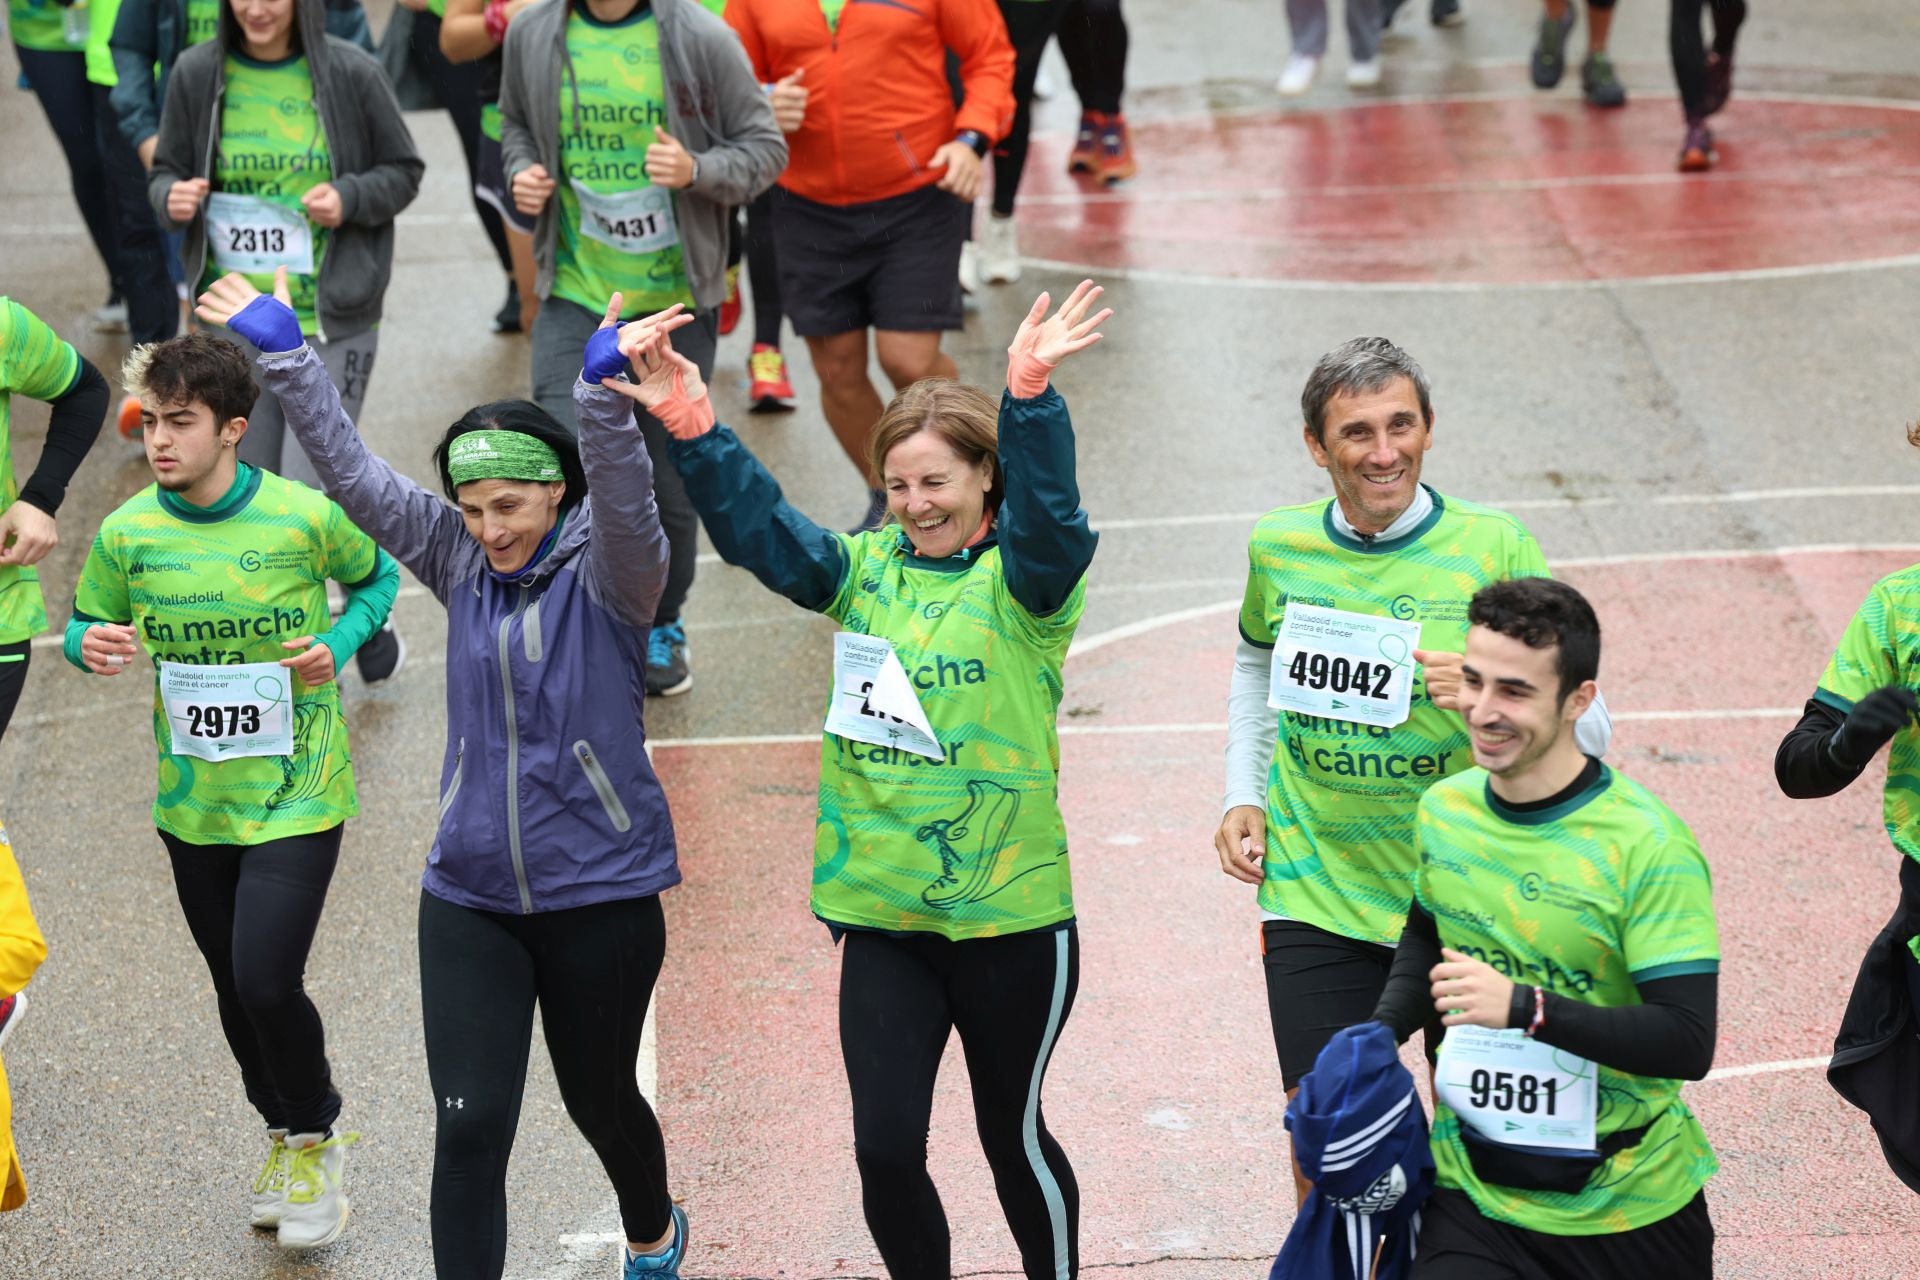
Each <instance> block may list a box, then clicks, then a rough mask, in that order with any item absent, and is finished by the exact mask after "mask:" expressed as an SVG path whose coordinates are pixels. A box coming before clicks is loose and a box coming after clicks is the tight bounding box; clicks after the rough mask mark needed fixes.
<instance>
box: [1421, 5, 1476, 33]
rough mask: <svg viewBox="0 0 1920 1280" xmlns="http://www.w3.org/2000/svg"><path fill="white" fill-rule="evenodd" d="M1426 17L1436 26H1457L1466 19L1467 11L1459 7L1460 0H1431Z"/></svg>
mask: <svg viewBox="0 0 1920 1280" xmlns="http://www.w3.org/2000/svg"><path fill="white" fill-rule="evenodd" d="M1427 17H1428V18H1430V19H1432V21H1433V25H1434V26H1436V27H1457V26H1459V25H1460V24H1461V23H1463V22H1465V21H1466V20H1467V11H1466V10H1465V9H1462V8H1461V7H1460V0H1433V4H1432V5H1431V6H1430V7H1429V8H1428V9H1427Z"/></svg>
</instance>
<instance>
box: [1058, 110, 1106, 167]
mask: <svg viewBox="0 0 1920 1280" xmlns="http://www.w3.org/2000/svg"><path fill="white" fill-rule="evenodd" d="M1105 119H1106V116H1104V115H1102V114H1101V113H1100V112H1098V111H1082V112H1081V113H1080V132H1079V133H1078V134H1077V135H1075V137H1074V140H1073V152H1072V154H1070V155H1069V156H1068V157H1067V172H1068V173H1098V172H1100V124H1101V121H1103V120H1105Z"/></svg>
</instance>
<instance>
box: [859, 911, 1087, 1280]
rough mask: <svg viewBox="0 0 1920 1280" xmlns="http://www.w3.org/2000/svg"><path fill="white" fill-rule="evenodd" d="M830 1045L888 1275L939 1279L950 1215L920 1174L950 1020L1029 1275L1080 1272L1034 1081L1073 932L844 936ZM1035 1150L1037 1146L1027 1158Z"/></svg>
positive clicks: (1053, 1278)
mask: <svg viewBox="0 0 1920 1280" xmlns="http://www.w3.org/2000/svg"><path fill="white" fill-rule="evenodd" d="M843 945H844V950H845V955H844V956H843V957H842V959H841V964H840V1052H841V1054H842V1055H843V1056H844V1057H845V1059H846V1064H847V1083H848V1085H849V1086H850V1087H851V1089H852V1092H853V1151H854V1159H855V1161H856V1163H858V1165H859V1166H860V1189H861V1205H862V1207H863V1208H864V1209H865V1210H866V1216H867V1227H868V1229H869V1230H871V1231H872V1232H873V1242H874V1244H876V1245H878V1246H879V1248H880V1257H881V1258H882V1260H884V1261H885V1263H886V1265H887V1274H888V1275H890V1276H891V1277H892V1278H893V1280H948V1278H949V1276H950V1275H951V1271H950V1270H949V1266H948V1254H949V1247H948V1246H949V1240H948V1235H947V1215H946V1212H945V1211H944V1210H943V1209H942V1208H941V1207H940V1193H939V1192H938V1191H936V1190H935V1189H934V1185H933V1179H932V1178H930V1177H928V1176H927V1130H928V1126H929V1125H930V1124H931V1122H932V1116H933V1086H934V1079H935V1077H936V1076H937V1075H938V1074H939V1071H940V1055H941V1053H942V1052H943V1051H944V1050H945V1049H946V1044H947V1036H948V1034H949V1033H950V1032H952V1031H953V1030H955V1029H956V1028H957V1029H958V1030H959V1032H960V1044H961V1047H962V1048H963V1049H964V1050H965V1051H966V1057H967V1076H968V1078H969V1079H970V1080H971V1081H972V1084H973V1114H974V1121H975V1124H976V1125H977V1127H978V1129H979V1132H980V1145H981V1146H982V1147H983V1148H984V1149H985V1150H986V1155H987V1164H988V1165H989V1166H990V1167H991V1168H992V1170H993V1185H994V1190H995V1191H997V1192H998V1193H999V1196H1000V1207H1001V1209H1002V1210H1003V1211H1004V1212H1005V1213H1006V1215H1007V1226H1008V1227H1009V1228H1011V1229H1012V1231H1013V1238H1014V1242H1015V1243H1016V1244H1017V1245H1018V1246H1019V1248H1020V1263H1021V1267H1022V1269H1023V1270H1024V1271H1025V1274H1026V1275H1027V1276H1028V1277H1029V1280H1067V1278H1068V1277H1071V1276H1074V1275H1076V1274H1078V1272H1079V1269H1080V1187H1079V1184H1078V1183H1077V1182H1075V1181H1074V1177H1073V1167H1072V1166H1071V1165H1069V1164H1068V1163H1067V1156H1066V1153H1065V1152H1064V1151H1062V1150H1061V1149H1060V1144H1059V1143H1057V1142H1055V1141H1054V1140H1053V1135H1052V1134H1050V1133H1048V1132H1047V1123H1046V1119H1045V1118H1044V1117H1043V1116H1042V1115H1041V1113H1040V1088H1041V1083H1042V1081H1043V1080H1044V1079H1045V1077H1046V1070H1047V1061H1048V1059H1049V1058H1050V1057H1051V1056H1052V1054H1053V1046H1054V1042H1055V1041H1056V1040H1057V1039H1058V1038H1059V1034H1060V1028H1061V1026H1062V1025H1064V1024H1065V1022H1066V1020H1067V1015H1068V1013H1070V1012H1071V1011H1072V1009H1073V995H1074V992H1075V990H1076V989H1078V987H1079V985H1080V935H1079V932H1078V930H1077V929H1075V928H1074V927H1073V926H1071V925H1069V926H1068V927H1067V928H1065V929H1061V930H1053V931H1050V932H1036V933H1016V934H1012V935H1009V936H1006V937H999V938H975V939H971V940H969V941H966V942H952V941H949V940H948V939H946V938H942V937H938V936H935V935H931V934H927V935H916V936H914V937H910V938H896V937H891V936H889V935H887V934H884V933H849V934H847V935H846V938H845V941H844V944H843ZM1036 1157H1038V1158H1037V1159H1036Z"/></svg>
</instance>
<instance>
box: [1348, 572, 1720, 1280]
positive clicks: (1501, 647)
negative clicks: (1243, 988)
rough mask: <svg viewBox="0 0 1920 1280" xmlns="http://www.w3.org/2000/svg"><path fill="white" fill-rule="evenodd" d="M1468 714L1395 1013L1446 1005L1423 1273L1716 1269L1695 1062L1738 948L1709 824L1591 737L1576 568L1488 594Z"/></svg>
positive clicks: (1709, 1036)
mask: <svg viewBox="0 0 1920 1280" xmlns="http://www.w3.org/2000/svg"><path fill="white" fill-rule="evenodd" d="M1468 621H1469V623H1470V630H1469V631H1468V633H1467V638H1466V653H1465V656H1464V659H1463V661H1462V664H1461V676H1462V680H1461V688H1460V692H1459V705H1460V713H1461V715H1462V717H1463V718H1464V720H1465V722H1466V725H1467V728H1468V733H1469V739H1470V744H1471V750H1472V753H1473V760H1474V763H1475V764H1476V765H1477V766H1478V767H1477V768H1471V769H1467V770H1465V771H1464V772H1460V773H1457V774H1454V775H1452V776H1451V777H1448V778H1446V779H1444V780H1442V781H1440V782H1437V783H1435V784H1434V785H1433V786H1432V787H1431V788H1429V789H1428V791H1427V792H1426V794H1425V795H1424V796H1423V797H1422V798H1421V800H1420V809H1419V837H1418V839H1419V848H1420V868H1419V875H1418V878H1417V880H1416V882H1415V891H1414V902H1413V905H1412V907H1411V909H1410V911H1409V913H1408V918H1407V925H1406V930H1405V932H1404V933H1402V935H1401V937H1400V942H1399V946H1398V948H1397V949H1396V951H1395V953H1394V958H1393V971H1392V976H1391V977H1390V978H1389V980H1388V983H1387V986H1386V990H1385V992H1384V993H1383V995H1382V997H1381V1000H1380V1003H1379V1005H1378V1007H1377V1008H1376V1010H1375V1012H1374V1017H1375V1018H1376V1019H1377V1020H1378V1021H1380V1022H1382V1023H1384V1024H1386V1025H1387V1026H1388V1027H1389V1028H1390V1029H1391V1030H1392V1031H1393V1032H1394V1034H1395V1035H1396V1037H1397V1038H1398V1039H1400V1040H1402V1041H1404V1040H1406V1039H1407V1037H1408V1036H1410V1035H1412V1033H1413V1032H1414V1031H1415V1030H1416V1029H1417V1028H1419V1027H1420V1026H1422V1025H1424V1024H1428V1023H1429V1022H1430V1021H1431V1020H1432V1019H1433V1018H1434V1017H1435V1015H1436V1014H1439V1015H1441V1021H1442V1022H1443V1023H1444V1024H1445V1025H1446V1027H1447V1028H1448V1030H1447V1032H1446V1038H1445V1040H1444V1041H1443V1042H1442V1044H1441V1047H1440V1054H1439V1063H1438V1066H1437V1068H1436V1070H1435V1073H1434V1090H1435V1098H1436V1102H1435V1109H1434V1123H1433V1154H1434V1164H1435V1184H1436V1188H1437V1189H1436V1190H1435V1191H1434V1193H1433V1196H1432V1197H1431V1198H1430V1199H1429V1200H1428V1201H1427V1203H1426V1205H1425V1207H1424V1208H1423V1209H1422V1211H1421V1217H1420V1224H1421V1225H1420V1236H1419V1240H1418V1254H1417V1260H1416V1262H1415V1265H1414V1275H1415V1276H1416V1277H1418V1280H1531V1278H1532V1277H1535V1276H1543V1275H1553V1276H1574V1275H1578V1276H1590V1277H1595V1278H1596V1280H1613V1278H1616V1277H1617V1278H1618V1280H1693V1278H1694V1277H1700V1276H1708V1275H1711V1274H1712V1273H1713V1227H1712V1224H1711V1223H1710V1221H1709V1220H1708V1216H1707V1206H1706V1197H1705V1195H1704V1193H1703V1192H1702V1190H1701V1188H1702V1187H1704V1186H1705V1185H1706V1182H1707V1179H1708V1178H1710V1177H1711V1176H1712V1175H1713V1173H1714V1171H1715V1170H1716V1169H1717V1168H1718V1167H1719V1163H1718V1161H1717V1160H1715V1158H1714V1155H1713V1150H1712V1148H1711V1147H1709V1146H1708V1145H1707V1139H1706V1135H1705V1134H1704V1133H1703V1132H1702V1131H1701V1128H1700V1123H1699V1121H1697V1120H1696V1119H1695V1118H1694V1116H1693V1113H1692V1112H1691V1111H1689V1110H1688V1109H1687V1106H1686V1104H1685V1103H1684V1102H1683V1101H1681V1099H1680V1081H1682V1080H1698V1079H1701V1078H1703V1077H1704V1076H1705V1075H1706V1074H1707V1071H1708V1069H1709V1068H1710V1067H1711V1066H1712V1064H1713V1045H1714V1026H1715V1020H1716V1009H1717V1003H1718V977H1717V975H1718V973H1719V967H1720V947H1719V941H1718V937H1717V931H1716V927H1715V923H1714V911H1713V889H1712V880H1711V877H1710V875H1709V873H1708V870H1707V864H1706V860H1705V858H1704V857H1702V856H1701V853H1700V847H1699V845H1698V843H1697V842H1696V841H1695V840H1694V838H1693V834H1692V832H1690V831H1689V830H1688V829H1687V826H1686V824H1685V823H1684V822H1682V821H1681V820H1680V819H1679V818H1678V817H1676V816H1674V814H1673V813H1672V812H1671V811H1670V810H1669V809H1668V808H1667V807H1666V806H1665V805H1663V804H1661V803H1660V801H1659V800H1657V799H1655V798H1654V797H1653V795H1651V794H1650V793H1649V792H1648V791H1647V790H1646V788H1644V787H1642V786H1640V785H1639V784H1638V783H1635V782H1633V781H1632V780H1631V779H1628V778H1625V777H1622V776H1621V775H1619V774H1617V773H1615V772H1613V771H1612V770H1611V769H1609V768H1607V767H1606V766H1605V765H1603V764H1601V763H1600V761H1599V760H1597V759H1595V758H1593V757H1591V756H1589V755H1587V754H1586V753H1585V752H1584V751H1582V750H1581V748H1580V744H1579V741H1578V738H1577V736H1576V733H1575V730H1574V724H1575V721H1576V720H1577V719H1578V717H1579V716H1580V714H1581V713H1582V712H1583V711H1584V710H1586V708H1587V707H1588V706H1590V705H1591V703H1592V701H1593V699H1594V698H1595V697H1596V696H1597V692H1596V689H1595V685H1594V679H1595V677H1596V675H1597V674H1598V671H1599V664H1600V624H1599V622H1598V620H1597V619H1596V618H1595V617H1594V614H1593V609H1592V607H1591V606H1590V605H1588V603H1587V601H1586V600H1585V599H1584V598H1583V597H1582V596H1581V595H1580V593H1579V592H1577V591H1575V590H1574V589H1573V588H1572V587H1570V586H1567V585H1566V584H1564V583H1559V582H1554V581H1552V580H1550V579H1546V578H1522V579H1516V580H1512V581H1507V582H1500V583H1496V584H1494V585H1492V586H1489V587H1486V588H1484V589H1482V590H1481V591H1479V592H1478V593H1477V594H1476V595H1475V596H1474V597H1473V601H1472V603H1471V605H1470V606H1469V612H1468Z"/></svg>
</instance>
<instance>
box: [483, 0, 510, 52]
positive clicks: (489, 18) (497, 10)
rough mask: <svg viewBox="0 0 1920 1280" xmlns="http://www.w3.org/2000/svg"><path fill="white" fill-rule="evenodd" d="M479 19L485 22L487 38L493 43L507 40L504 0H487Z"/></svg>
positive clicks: (503, 42)
mask: <svg viewBox="0 0 1920 1280" xmlns="http://www.w3.org/2000/svg"><path fill="white" fill-rule="evenodd" d="M480 19H481V21H482V22H485V23H486V24H487V39H489V40H491V41H493V42H494V43H495V44H505V43H506V42H507V4H506V0H487V7H486V9H485V10H483V11H482V12H481V14H480Z"/></svg>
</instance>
